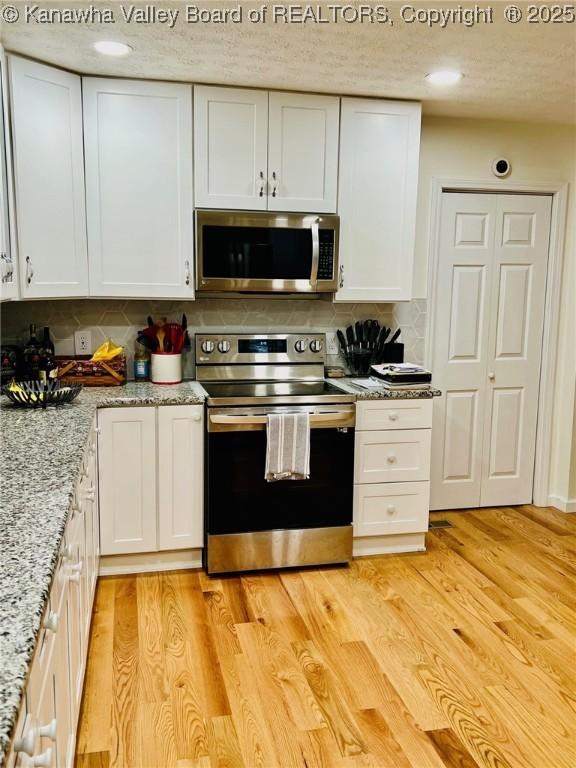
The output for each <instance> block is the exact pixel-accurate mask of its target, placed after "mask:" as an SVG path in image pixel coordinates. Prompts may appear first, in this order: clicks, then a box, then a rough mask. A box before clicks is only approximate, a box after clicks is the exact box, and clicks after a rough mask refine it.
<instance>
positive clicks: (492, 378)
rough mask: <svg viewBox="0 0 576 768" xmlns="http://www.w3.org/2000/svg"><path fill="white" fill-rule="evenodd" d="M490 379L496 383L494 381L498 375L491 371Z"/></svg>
mask: <svg viewBox="0 0 576 768" xmlns="http://www.w3.org/2000/svg"><path fill="white" fill-rule="evenodd" d="M488 378H489V379H490V381H494V379H495V378H496V374H495V373H494V371H490V373H489V374H488Z"/></svg>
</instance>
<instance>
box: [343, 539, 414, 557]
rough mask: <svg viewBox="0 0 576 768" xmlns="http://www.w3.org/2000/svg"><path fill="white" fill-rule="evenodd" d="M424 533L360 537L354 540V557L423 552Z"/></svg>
mask: <svg viewBox="0 0 576 768" xmlns="http://www.w3.org/2000/svg"><path fill="white" fill-rule="evenodd" d="M425 551H426V534H425V533H402V534H398V535H395V536H362V537H361V538H358V539H354V542H353V544H352V553H353V555H354V557H362V556H363V555H397V554H401V553H402V552H425Z"/></svg>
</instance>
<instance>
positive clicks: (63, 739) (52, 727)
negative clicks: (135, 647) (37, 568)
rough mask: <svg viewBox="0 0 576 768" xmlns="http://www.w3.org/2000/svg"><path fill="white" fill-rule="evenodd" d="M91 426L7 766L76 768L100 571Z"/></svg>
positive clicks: (93, 433) (94, 464) (94, 443)
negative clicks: (92, 621)
mask: <svg viewBox="0 0 576 768" xmlns="http://www.w3.org/2000/svg"><path fill="white" fill-rule="evenodd" d="M95 430H96V425H95V424H94V426H93V429H92V431H91V434H90V438H89V441H88V446H87V448H86V451H85V455H84V458H83V462H82V469H81V474H80V477H79V479H78V482H77V485H76V489H75V493H74V497H73V499H72V504H71V509H70V512H69V518H68V522H67V524H66V530H65V532H64V538H63V541H62V545H61V548H60V552H59V555H58V562H57V565H56V569H55V572H54V578H53V582H52V587H51V590H50V595H49V597H48V602H47V606H46V610H45V613H44V616H43V618H42V625H41V627H40V631H39V635H38V640H37V645H36V650H35V653H34V658H33V660H32V664H31V666H30V673H29V676H28V683H27V686H26V690H25V692H24V695H23V698H22V705H21V709H20V715H19V717H18V721H17V724H16V729H15V731H14V737H13V741H12V745H11V748H10V751H9V753H8V757H7V761H6V766H7V768H13V767H14V766H20V767H21V768H31V766H45V767H46V768H72V767H73V766H74V756H75V748H76V727H77V723H78V715H79V713H80V703H81V698H82V687H83V682H84V669H85V665H86V655H87V651H88V636H89V631H90V619H91V615H92V601H93V596H94V585H95V581H96V575H97V572H98V546H97V543H96V540H95V539H94V536H93V531H94V515H95V513H96V506H95V504H94V502H93V500H92V496H91V494H87V492H86V488H91V487H95V486H96V462H95V446H96V431H95ZM96 519H97V514H96ZM88 531H89V532H90V533H89V534H88V536H87V532H88Z"/></svg>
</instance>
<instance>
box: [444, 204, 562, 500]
mask: <svg viewBox="0 0 576 768" xmlns="http://www.w3.org/2000/svg"><path fill="white" fill-rule="evenodd" d="M550 205H551V203H550V199H549V198H546V197H536V196H528V195H483V194H465V193H445V194H444V195H443V200H442V214H441V224H440V256H439V263H438V274H437V286H438V289H437V293H436V297H435V307H436V309H435V324H434V338H433V340H432V345H433V357H432V370H433V374H434V382H435V383H436V384H437V385H438V387H439V388H440V389H441V390H442V392H443V395H442V397H441V398H439V399H438V400H436V401H435V404H434V423H433V432H432V435H433V437H432V439H433V450H432V488H431V508H432V509H455V508H465V507H478V506H492V505H497V504H521V503H526V502H528V501H531V500H532V474H533V465H534V451H535V425H536V416H537V408H538V387H539V376H540V345H541V339H542V323H543V309H544V296H545V286H546V265H547V258H548V239H549V230H550Z"/></svg>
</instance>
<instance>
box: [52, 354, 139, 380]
mask: <svg viewBox="0 0 576 768" xmlns="http://www.w3.org/2000/svg"><path fill="white" fill-rule="evenodd" d="M56 364H57V365H58V378H59V379H61V380H62V381H68V382H71V383H74V384H83V385H84V386H85V387H117V386H119V385H120V384H125V383H126V355H118V357H115V358H114V359H113V360H91V359H90V357H88V355H84V356H78V357H57V358H56Z"/></svg>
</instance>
